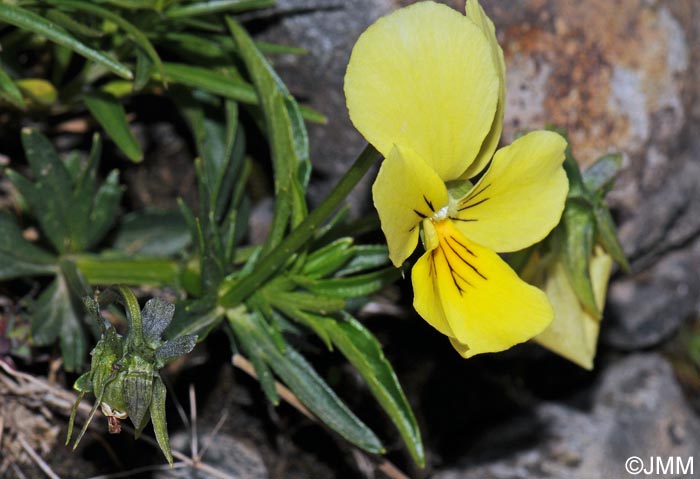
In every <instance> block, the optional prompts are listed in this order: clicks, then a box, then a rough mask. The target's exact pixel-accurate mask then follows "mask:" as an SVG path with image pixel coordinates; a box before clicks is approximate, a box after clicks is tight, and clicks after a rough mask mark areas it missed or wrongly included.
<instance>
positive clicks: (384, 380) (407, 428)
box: [323, 315, 425, 467]
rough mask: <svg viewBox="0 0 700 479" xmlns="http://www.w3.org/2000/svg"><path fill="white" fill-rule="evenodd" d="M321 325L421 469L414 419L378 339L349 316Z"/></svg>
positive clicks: (422, 461)
mask: <svg viewBox="0 0 700 479" xmlns="http://www.w3.org/2000/svg"><path fill="white" fill-rule="evenodd" d="M323 325H324V328H325V330H326V331H327V332H328V334H329V336H330V338H331V341H332V342H333V344H335V345H336V347H337V348H338V349H339V350H340V351H341V352H342V353H343V355H344V356H345V357H346V358H347V359H348V361H350V362H351V363H352V365H353V366H355V368H356V369H357V371H358V372H359V373H360V375H361V376H362V377H363V379H364V380H365V382H366V383H367V386H368V387H369V389H370V391H372V394H373V395H374V397H375V398H376V399H377V401H378V402H379V404H380V405H381V406H382V408H383V409H384V411H386V413H387V414H388V415H389V417H390V418H391V420H392V422H393V423H394V424H395V425H396V428H397V429H398V430H399V432H400V433H401V437H402V438H403V440H404V442H405V443H406V446H407V447H408V450H409V451H410V453H411V456H412V457H413V460H414V461H415V462H416V464H418V465H419V466H420V467H423V466H424V465H425V452H424V451H423V443H422V441H421V436H420V430H419V429H418V424H417V423H416V418H415V417H414V416H413V411H412V410H411V406H410V405H409V404H408V400H407V399H406V396H405V395H404V393H403V390H402V389H401V385H400V384H399V380H398V378H397V377H396V374H395V373H394V370H393V369H392V367H391V364H390V363H389V361H387V359H386V358H385V357H384V352H383V351H382V348H381V346H380V344H379V342H378V341H377V339H376V338H375V337H374V336H373V335H372V333H370V332H369V331H368V330H367V329H366V328H365V327H364V326H363V325H362V324H361V323H360V322H359V321H357V320H356V319H355V318H353V317H352V316H350V315H345V320H337V319H333V318H326V321H325V322H324V323H323Z"/></svg>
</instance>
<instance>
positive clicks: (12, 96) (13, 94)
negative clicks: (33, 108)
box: [0, 63, 25, 108]
mask: <svg viewBox="0 0 700 479" xmlns="http://www.w3.org/2000/svg"><path fill="white" fill-rule="evenodd" d="M0 97H2V98H4V99H5V100H7V101H9V102H10V103H12V104H13V105H14V106H16V107H17V108H24V107H25V104H24V98H22V92H20V91H19V88H17V85H15V82H13V81H12V78H10V75H8V74H7V72H6V71H5V69H4V68H3V67H2V63H0Z"/></svg>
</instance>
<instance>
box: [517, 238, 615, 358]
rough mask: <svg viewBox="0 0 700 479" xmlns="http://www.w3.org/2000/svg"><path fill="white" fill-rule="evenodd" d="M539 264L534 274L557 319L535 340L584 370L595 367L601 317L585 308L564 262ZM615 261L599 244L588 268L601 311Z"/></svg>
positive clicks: (536, 282) (556, 261)
mask: <svg viewBox="0 0 700 479" xmlns="http://www.w3.org/2000/svg"><path fill="white" fill-rule="evenodd" d="M538 263H539V264H540V266H539V267H536V269H537V271H536V272H535V273H534V274H532V275H531V276H534V277H533V280H534V281H533V282H534V284H537V285H541V286H542V288H543V289H544V291H545V292H546V293H547V297H548V298H549V300H550V302H551V303H552V306H553V308H554V321H552V324H550V325H549V327H548V328H547V329H545V330H544V331H543V332H542V333H540V334H539V335H537V336H536V337H535V338H534V339H533V340H534V341H535V342H536V343H538V344H540V345H541V346H544V347H545V348H547V349H549V350H550V351H552V352H554V353H556V354H558V355H560V356H562V357H564V358H566V359H568V360H569V361H572V362H574V363H576V364H578V365H579V366H581V367H582V368H584V369H588V370H591V369H593V358H595V353H596V345H597V343H598V332H599V331H600V320H601V318H600V317H596V316H593V315H592V314H590V313H589V312H587V311H586V310H585V309H584V307H583V305H582V304H581V302H580V301H579V299H578V297H577V296H576V293H575V292H574V288H573V286H571V282H570V281H569V277H568V275H567V274H566V269H565V267H564V264H563V263H562V262H561V261H559V260H554V261H551V262H549V264H548V265H546V266H544V267H543V266H542V264H543V263H542V261H540V262H538ZM612 263H613V259H612V257H611V256H610V255H608V254H606V253H605V251H603V248H601V247H600V246H596V248H595V251H594V253H593V258H592V259H591V263H590V266H589V271H590V275H591V281H592V283H593V294H594V296H595V301H596V304H597V305H598V308H599V310H600V311H602V310H603V306H604V305H605V293H606V291H607V288H608V279H609V278H610V271H611V269H612ZM545 264H546V262H545ZM526 271H527V269H526ZM526 276H527V275H526Z"/></svg>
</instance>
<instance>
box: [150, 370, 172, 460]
mask: <svg viewBox="0 0 700 479" xmlns="http://www.w3.org/2000/svg"><path fill="white" fill-rule="evenodd" d="M165 397H166V390H165V384H163V380H162V379H161V378H160V375H159V374H158V373H156V375H155V377H154V378H153V396H152V398H151V407H150V409H151V421H152V422H153V432H155V434H156V441H158V445H159V446H160V450H161V451H163V455H165V458H166V459H167V460H168V464H170V467H173V454H172V452H171V451H170V440H169V439H168V423H167V421H166V417H165Z"/></svg>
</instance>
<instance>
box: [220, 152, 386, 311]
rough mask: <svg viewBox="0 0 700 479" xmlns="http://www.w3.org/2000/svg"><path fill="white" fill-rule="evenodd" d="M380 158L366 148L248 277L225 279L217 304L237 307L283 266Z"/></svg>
mask: <svg viewBox="0 0 700 479" xmlns="http://www.w3.org/2000/svg"><path fill="white" fill-rule="evenodd" d="M379 158H381V156H380V154H379V152H378V151H377V150H375V149H374V147H372V146H371V145H368V146H367V147H366V148H365V149H364V150H363V151H362V153H360V156H359V157H358V158H357V160H355V163H354V164H353V165H352V166H351V167H350V169H349V170H348V171H347V173H345V175H344V176H343V177H342V178H341V179H340V181H339V182H338V184H337V185H336V186H335V188H334V189H333V191H331V193H330V194H329V195H328V197H327V198H326V199H325V200H324V201H323V203H321V204H320V205H319V206H318V207H317V208H316V209H315V210H313V211H312V212H311V213H310V214H309V216H307V217H306V218H304V221H302V222H301V223H300V224H299V226H297V227H296V228H295V229H294V230H292V231H291V232H290V233H289V235H288V236H287V237H286V238H284V239H283V240H282V242H281V243H280V244H279V245H277V247H275V248H274V249H273V250H272V251H270V253H269V254H268V255H266V256H265V257H264V258H262V260H261V261H260V262H259V263H258V264H257V266H256V267H255V269H254V270H253V272H252V273H251V274H250V275H248V276H246V277H245V278H243V279H242V280H240V281H226V280H225V281H224V282H223V283H222V285H221V287H220V288H219V305H220V306H223V307H225V308H232V307H234V306H237V305H238V304H240V303H241V302H243V301H244V300H245V299H246V298H247V297H248V296H250V295H251V294H252V293H253V292H254V291H255V290H256V289H258V288H259V287H260V286H261V285H262V284H263V283H264V282H265V281H267V280H268V279H269V278H270V277H271V276H272V275H274V274H275V273H276V272H277V270H279V269H280V268H281V267H282V266H283V265H284V264H286V262H287V260H288V259H289V257H290V256H292V255H293V254H294V253H296V252H297V251H298V250H299V249H300V248H301V247H302V246H304V245H305V244H306V242H307V241H308V240H309V239H310V238H311V237H312V236H313V235H314V234H315V233H316V230H317V229H318V228H319V227H320V226H321V224H322V223H323V222H324V221H325V220H326V218H328V217H329V216H330V215H331V214H332V213H333V211H334V210H335V209H336V208H337V207H338V205H340V203H341V202H342V201H343V200H345V199H346V198H347V196H348V194H349V193H350V191H352V189H353V188H354V187H355V185H357V183H358V182H359V181H360V180H361V179H362V177H363V176H364V175H365V173H367V170H369V168H370V166H372V164H374V162H375V161H377V160H378V159H379Z"/></svg>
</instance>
